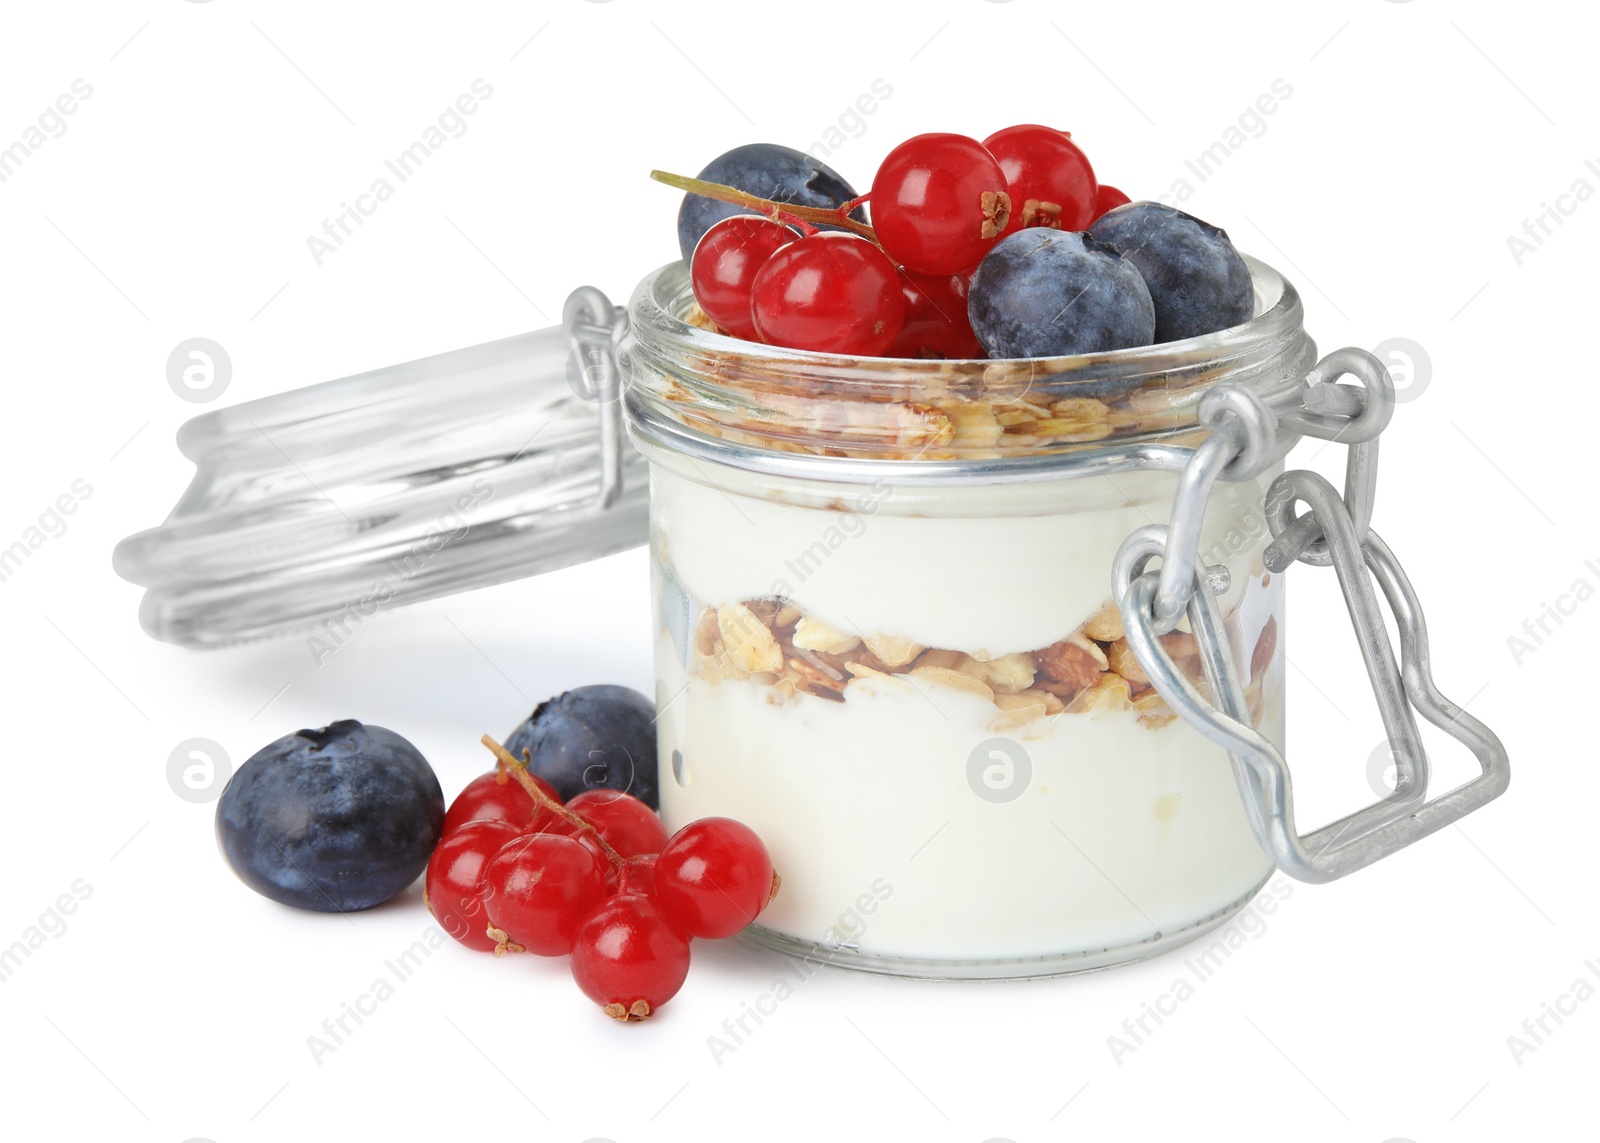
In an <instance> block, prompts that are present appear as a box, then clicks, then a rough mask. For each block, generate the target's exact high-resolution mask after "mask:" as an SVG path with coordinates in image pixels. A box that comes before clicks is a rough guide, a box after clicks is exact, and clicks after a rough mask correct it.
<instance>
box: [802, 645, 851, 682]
mask: <svg viewBox="0 0 1600 1143" xmlns="http://www.w3.org/2000/svg"><path fill="white" fill-rule="evenodd" d="M794 653H795V655H796V657H798V658H801V659H804V660H805V661H806V662H808V663H810V664H811V665H812V666H813V667H815V668H816V669H817V670H819V671H821V672H822V673H823V674H825V675H827V676H828V677H829V678H830V679H834V680H839V679H843V678H844V672H843V671H841V670H839V668H838V667H835V666H833V665H832V664H831V663H827V662H824V661H823V659H822V657H821V656H820V655H818V654H816V653H815V652H813V651H807V650H806V649H805V648H804V647H796V648H795V649H794Z"/></svg>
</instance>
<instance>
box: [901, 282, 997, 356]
mask: <svg viewBox="0 0 1600 1143" xmlns="http://www.w3.org/2000/svg"><path fill="white" fill-rule="evenodd" d="M967 278H968V275H966V274H913V273H912V272H911V271H909V270H902V271H900V292H901V294H902V295H904V297H905V301H906V316H905V322H904V323H903V324H902V325H901V327H900V336H899V337H897V338H895V339H894V342H893V343H892V344H891V345H890V346H889V349H888V353H887V356H889V357H931V358H946V359H959V358H969V357H982V356H984V353H983V347H982V346H981V345H979V344H978V339H977V338H976V337H975V336H974V335H973V333H972V322H971V320H970V319H969V318H968V317H967V287H968V281H967Z"/></svg>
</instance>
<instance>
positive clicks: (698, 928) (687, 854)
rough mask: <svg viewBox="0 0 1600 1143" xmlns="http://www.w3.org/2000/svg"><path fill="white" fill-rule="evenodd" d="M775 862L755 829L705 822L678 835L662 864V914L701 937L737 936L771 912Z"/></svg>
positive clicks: (721, 820) (719, 821)
mask: <svg viewBox="0 0 1600 1143" xmlns="http://www.w3.org/2000/svg"><path fill="white" fill-rule="evenodd" d="M774 884H775V883H774V880H773V876H772V858H771V857H769V856H768V855H767V847H766V846H765V845H763V844H762V843H761V839H760V838H759V837H757V836H756V833H755V831H754V830H753V829H751V828H750V827H749V826H747V825H744V824H743V823H741V822H736V821H734V820H733V819H732V818H701V819H700V820H699V821H693V822H690V823H689V824H688V825H686V826H684V827H683V828H682V829H680V830H679V831H678V832H677V833H675V834H673V835H672V838H671V840H670V841H668V842H667V844H666V847H665V848H663V849H662V851H661V856H660V857H659V858H657V859H656V900H658V901H660V902H661V912H662V915H663V916H665V917H666V918H667V920H668V921H669V922H670V923H671V924H672V926H673V927H674V928H676V929H678V930H679V931H680V932H684V933H688V934H689V935H690V936H695V937H712V938H716V937H731V936H732V935H733V934H734V933H737V932H738V931H739V930H740V929H742V928H744V927H745V926H746V925H748V924H749V923H750V922H751V921H753V920H755V919H756V914H758V913H760V912H761V910H762V909H764V908H766V907H767V902H768V901H769V900H770V899H771V897H772V894H773V886H774Z"/></svg>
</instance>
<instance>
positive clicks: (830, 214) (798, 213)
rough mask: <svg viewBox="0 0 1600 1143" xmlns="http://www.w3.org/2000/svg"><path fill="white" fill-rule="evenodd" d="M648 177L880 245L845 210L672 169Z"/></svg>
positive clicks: (869, 232) (679, 188) (855, 201)
mask: <svg viewBox="0 0 1600 1143" xmlns="http://www.w3.org/2000/svg"><path fill="white" fill-rule="evenodd" d="M650 177H651V178H653V179H655V181H656V182H658V183H666V184H667V186H669V187H676V188H677V189H678V190H681V191H687V192H688V193H690V194H697V195H701V196H703V197H705V198H714V199H716V200H717V201H718V202H731V203H733V204H734V205H735V206H748V207H750V208H751V209H753V210H757V211H760V212H761V213H762V214H764V215H766V216H767V217H768V218H772V217H775V214H774V212H781V213H783V214H787V215H791V216H793V217H794V218H797V219H800V220H801V221H804V222H809V223H811V224H813V225H815V226H842V227H844V229H846V230H848V231H851V232H852V233H854V234H859V235H860V236H861V237H863V238H865V239H867V240H868V241H869V242H871V243H873V244H874V245H877V246H880V247H881V245H882V244H881V243H879V242H878V234H877V232H876V231H875V230H873V229H872V227H870V226H868V225H867V224H866V223H864V222H857V221H856V220H855V219H853V218H851V217H849V214H850V212H849V211H848V210H845V209H843V208H842V207H841V208H835V207H821V206H800V205H799V204H798V203H792V202H775V201H773V200H772V199H770V198H760V197H759V196H757V195H753V194H748V193H746V192H745V191H742V190H740V189H739V188H737V187H730V186H724V185H723V184H722V183H712V182H707V181H706V180H705V179H691V178H689V177H688V176H687V175H675V174H673V173H672V172H671V171H651V172H650ZM860 201H861V200H860V199H854V200H852V202H851V203H847V204H846V205H847V206H850V207H851V209H854V207H855V204H858V203H859V202H860Z"/></svg>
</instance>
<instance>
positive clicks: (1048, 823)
mask: <svg viewBox="0 0 1600 1143" xmlns="http://www.w3.org/2000/svg"><path fill="white" fill-rule="evenodd" d="M1250 267H1251V271H1252V274H1253V276H1254V281H1255V289H1256V295H1257V298H1256V300H1257V305H1256V313H1257V316H1256V317H1255V318H1254V319H1253V320H1252V321H1250V322H1249V323H1247V324H1246V325H1244V326H1241V327H1238V328H1237V329H1233V330H1228V331H1224V332H1222V333H1218V334H1213V335H1209V336H1206V337H1201V338H1195V339H1191V340H1189V341H1185V342H1179V343H1172V344H1168V345H1161V346H1154V347H1150V348H1148V349H1142V350H1133V351H1123V352H1119V353H1116V354H1098V355H1086V356H1081V357H1070V358H1057V359H1039V360H1031V361H897V360H884V359H850V358H840V357H830V356H826V355H820V354H812V353H803V352H797V351H790V350H781V349H774V348H772V347H766V346H758V345H752V344H751V343H749V342H744V341H737V340H734V339H730V338H727V337H724V336H722V335H720V334H718V333H716V332H714V331H712V330H709V329H706V328H701V327H700V325H699V324H697V322H696V320H695V314H696V311H695V309H694V305H693V298H692V295H691V293H690V290H689V287H688V282H687V275H686V273H685V271H684V268H683V267H682V265H681V264H675V265H673V266H669V267H666V268H664V269H662V270H660V271H658V272H657V273H655V274H654V275H652V276H651V277H649V278H647V279H646V280H645V281H644V282H643V283H642V284H641V285H640V287H639V289H638V290H637V292H636V293H635V295H634V298H633V301H632V304H631V307H630V319H631V335H630V338H629V340H628V341H627V342H626V343H625V345H624V355H623V371H624V375H625V378H626V382H627V398H626V400H627V412H628V417H629V424H630V430H631V434H632V437H633V440H634V442H635V444H637V446H638V447H639V449H640V450H641V451H642V452H643V453H644V455H645V457H646V458H647V460H648V461H649V464H650V544H651V552H652V557H653V559H652V580H653V589H654V594H655V619H656V632H655V645H656V674H657V695H656V698H657V709H658V711H659V712H660V713H659V723H658V725H659V740H660V754H661V768H662V772H661V790H662V794H661V810H662V814H663V817H664V818H665V822H666V825H667V828H668V829H669V830H671V829H676V828H678V827H679V826H681V825H683V824H685V823H686V822H688V821H691V820H693V819H696V818H701V817H707V816H712V815H721V816H727V817H732V818H736V819H738V820H740V821H743V822H746V823H747V824H749V825H750V826H751V827H753V828H754V829H755V830H756V831H757V832H758V833H759V834H760V835H761V836H762V838H763V839H764V840H765V841H766V843H767V845H768V847H769V849H770V850H771V852H772V855H773V860H774V864H775V866H776V867H777V869H778V871H779V873H780V874H781V875H782V877H783V888H782V891H781V892H780V893H779V895H778V896H777V898H776V899H775V900H774V902H773V904H772V905H771V906H770V907H769V908H768V910H767V911H766V912H764V913H763V914H762V915H761V918H760V920H759V921H758V922H757V924H756V926H755V927H754V929H753V930H752V933H753V935H754V936H756V938H757V939H759V940H762V941H764V942H766V943H769V944H772V945H774V946H776V947H779V948H781V949H784V950H786V951H790V952H797V953H801V954H804V955H807V956H811V957H814V958H818V959H824V960H827V961H829V962H830V963H834V964H840V965H846V966H849V967H855V968H862V969H867V970H870V971H877V972H886V973H895V974H906V975H918V976H930V977H994V978H1000V977H1020V976H1036V975H1049V974H1055V973H1062V972H1071V971H1078V970H1084V969H1091V968H1098V967H1103V966H1105V965H1109V964H1114V963H1118V962H1122V961H1127V960H1133V959H1137V958H1140V957H1144V956H1149V955H1153V954H1154V953H1157V952H1159V951H1162V950H1164V949H1166V948H1169V947H1172V946H1173V945H1176V944H1180V943H1182V942H1184V941H1187V940H1191V939H1193V938H1194V937H1196V936H1198V935H1200V934H1201V933H1203V932H1205V931H1206V930H1208V929H1210V928H1212V927H1214V926H1216V925H1218V924H1220V923H1222V922H1223V921H1224V920H1225V919H1226V918H1227V917H1228V916H1229V915H1230V914H1231V913H1233V912H1234V911H1236V910H1238V909H1239V908H1241V907H1242V906H1243V905H1244V904H1245V903H1246V902H1248V901H1249V899H1250V898H1251V896H1252V895H1253V894H1254V893H1255V892H1256V891H1257V890H1258V889H1259V888H1260V887H1261V885H1262V884H1263V883H1264V881H1265V880H1266V878H1267V876H1268V874H1269V873H1270V872H1271V871H1272V869H1273V862H1272V860H1271V858H1269V857H1268V856H1267V855H1266V854H1265V853H1264V852H1263V850H1262V848H1261V847H1260V846H1259V845H1258V844H1257V841H1256V839H1255V837H1254V836H1253V835H1252V832H1251V827H1250V824H1249V822H1248V820H1247V816H1246V813H1245V809H1244V805H1243V802H1242V800H1241V795H1240V791H1239V787H1238V784H1237V783H1236V781H1235V776H1234V773H1233V771H1232V769H1231V768H1230V763H1229V758H1228V755H1227V752H1226V751H1225V750H1224V749H1223V748H1222V747H1220V746H1217V745H1214V744H1213V743H1211V742H1209V741H1207V740H1206V738H1204V737H1202V736H1201V735H1200V734H1199V733H1198V732H1196V731H1195V730H1193V729H1191V728H1190V727H1189V726H1188V725H1187V724H1186V723H1185V722H1184V721H1182V720H1180V719H1179V718H1177V716H1176V715H1175V713H1174V712H1173V710H1172V709H1171V708H1169V707H1168V705H1167V704H1166V702H1165V701H1164V700H1163V699H1162V697H1161V696H1160V695H1159V694H1158V693H1157V692H1156V691H1155V690H1154V689H1153V688H1151V686H1150V684H1149V682H1148V680H1147V678H1146V676H1145V674H1144V672H1143V671H1142V670H1141V669H1140V667H1139V664H1138V662H1136V661H1135V659H1134V657H1133V655H1132V654H1131V653H1130V651H1129V648H1128V645H1127V642H1126V640H1125V639H1124V638H1123V631H1122V625H1121V618H1120V614H1119V612H1118V608H1117V605H1116V603H1115V602H1114V601H1113V598H1112V573H1111V569H1112V564H1113V559H1114V557H1115V556H1116V553H1117V551H1118V548H1119V546H1120V545H1121V544H1122V542H1123V541H1124V540H1125V539H1126V538H1127V537H1128V535H1129V533H1130V532H1133V531H1134V530H1135V529H1137V528H1139V527H1140V526H1142V525H1147V524H1151V523H1158V524H1159V523H1165V522H1167V520H1168V518H1169V516H1170V513H1171V511H1172V505H1173V496H1174V491H1175V488H1176V485H1177V480H1178V475H1177V472H1176V471H1175V469H1176V467H1177V465H1175V464H1169V465H1164V464H1162V463H1161V462H1162V461H1163V460H1164V459H1167V454H1168V453H1174V452H1176V451H1177V450H1185V451H1186V450H1187V448H1189V447H1192V445H1193V444H1194V443H1195V442H1196V441H1197V440H1199V439H1201V438H1203V436H1204V435H1205V434H1204V432H1203V430H1201V429H1200V428H1199V426H1198V424H1197V420H1196V415H1197V408H1198V404H1199V400H1200V397H1201V396H1202V395H1203V394H1204V393H1205V391H1206V390H1207V389H1208V388H1209V387H1211V386H1213V385H1215V384H1216V383H1218V382H1221V381H1228V382H1232V383H1234V384H1237V385H1241V386H1245V387H1248V388H1250V389H1252V390H1254V391H1257V392H1260V393H1265V392H1267V391H1270V390H1274V389H1278V388H1281V387H1282V386H1283V384H1284V383H1285V382H1287V381H1294V380H1297V379H1299V378H1300V377H1302V376H1304V374H1305V372H1306V370H1307V369H1308V368H1309V367H1310V366H1311V365H1312V364H1313V362H1314V360H1315V351H1314V347H1313V345H1312V343H1311V341H1310V339H1309V338H1308V337H1307V336H1306V334H1305V332H1304V330H1303V328H1302V324H1301V307H1300V302H1299V299H1298V297H1297V295H1296V294H1295V291H1294V290H1293V288H1292V287H1291V286H1290V285H1289V284H1288V283H1287V282H1286V281H1285V280H1284V279H1283V278H1282V277H1281V276H1279V275H1278V274H1277V273H1276V272H1274V271H1273V270H1272V269H1271V268H1270V267H1267V266H1265V265H1263V264H1261V263H1259V262H1256V261H1253V260H1252V261H1251V262H1250ZM1293 439H1294V438H1292V437H1290V436H1288V435H1287V434H1285V435H1284V436H1283V437H1282V439H1280V440H1279V441H1278V445H1277V453H1276V456H1275V457H1274V458H1273V461H1272V463H1271V464H1269V465H1268V466H1267V467H1266V469H1265V470H1264V471H1263V472H1261V473H1260V474H1259V475H1258V476H1257V477H1256V478H1254V479H1252V480H1247V481H1243V482H1240V483H1230V484H1224V485H1219V486H1218V487H1217V488H1216V489H1215V490H1214V491H1213V494H1212V497H1211V501H1210V505H1209V508H1208V509H1207V511H1206V515H1205V518H1204V525H1203V528H1202V533H1201V542H1200V552H1201V555H1202V558H1203V560H1204V562H1205V563H1206V564H1208V565H1211V566H1212V567H1213V568H1215V566H1216V565H1221V567H1223V568H1226V574H1227V578H1228V583H1229V585H1228V587H1227V590H1226V593H1225V594H1222V595H1220V596H1219V597H1218V603H1219V605H1220V607H1221V610H1222V613H1223V614H1224V616H1225V617H1226V629H1227V632H1228V635H1229V641H1230V644H1231V649H1232V653H1233V656H1234V659H1235V663H1236V666H1237V668H1238V670H1239V672H1240V674H1241V677H1242V678H1243V679H1245V680H1247V687H1246V696H1247V700H1248V703H1249V709H1250V715H1251V718H1252V721H1253V723H1254V725H1255V727H1256V729H1257V730H1259V731H1260V732H1261V734H1263V735H1264V736H1265V737H1266V738H1267V739H1268V740H1269V741H1271V742H1272V743H1274V744H1275V745H1277V746H1278V747H1279V748H1280V749H1281V747H1282V745H1283V736H1284V709H1283V688H1284V678H1283V663H1284V656H1283V653H1282V648H1281V644H1282V632H1283V622H1284V620H1283V593H1282V579H1281V577H1277V576H1274V575H1272V574H1271V573H1269V572H1268V571H1267V570H1266V569H1265V567H1264V566H1263V561H1262V553H1263V550H1264V549H1265V547H1266V545H1267V543H1268V542H1269V540H1270V539H1271V535H1270V533H1269V529H1268V524H1267V512H1266V508H1265V499H1266V489H1267V487H1268V485H1269V484H1270V483H1271V482H1272V480H1273V479H1274V477H1275V476H1277V474H1278V473H1279V472H1280V471H1281V469H1282V464H1281V460H1282V455H1283V453H1284V452H1286V451H1287V449H1288V447H1289V446H1290V445H1291V444H1292V443H1293ZM1162 641H1163V642H1164V643H1165V644H1166V646H1167V649H1168V651H1169V652H1170V653H1171V654H1172V655H1173V657H1174V658H1175V659H1176V660H1177V662H1178V663H1179V665H1180V666H1181V667H1182V668H1183V669H1184V671H1185V673H1186V674H1188V675H1189V676H1190V678H1191V680H1192V681H1194V682H1195V683H1196V685H1197V686H1198V687H1200V688H1201V689H1202V690H1203V689H1204V687H1205V683H1204V673H1203V670H1202V668H1201V664H1200V659H1199V655H1198V653H1197V651H1196V647H1195V640H1194V636H1193V635H1192V634H1191V633H1190V632H1189V631H1188V630H1187V626H1186V624H1180V625H1179V628H1178V629H1177V630H1175V631H1173V632H1171V633H1170V634H1168V635H1165V636H1163V639H1162Z"/></svg>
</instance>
